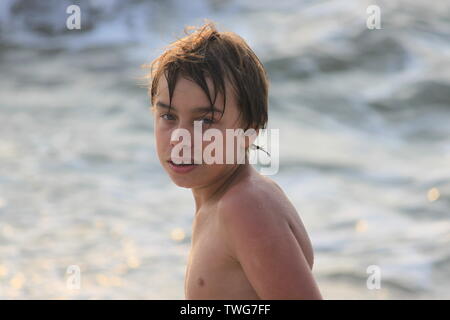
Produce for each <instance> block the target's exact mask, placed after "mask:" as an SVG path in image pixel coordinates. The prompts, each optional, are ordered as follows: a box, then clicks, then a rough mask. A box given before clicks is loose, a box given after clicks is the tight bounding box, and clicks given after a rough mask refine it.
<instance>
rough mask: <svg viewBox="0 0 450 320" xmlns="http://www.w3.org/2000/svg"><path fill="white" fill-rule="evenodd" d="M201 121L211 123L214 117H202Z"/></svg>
mask: <svg viewBox="0 0 450 320" xmlns="http://www.w3.org/2000/svg"><path fill="white" fill-rule="evenodd" d="M202 121H203V123H204V124H213V123H214V119H211V118H203V119H202Z"/></svg>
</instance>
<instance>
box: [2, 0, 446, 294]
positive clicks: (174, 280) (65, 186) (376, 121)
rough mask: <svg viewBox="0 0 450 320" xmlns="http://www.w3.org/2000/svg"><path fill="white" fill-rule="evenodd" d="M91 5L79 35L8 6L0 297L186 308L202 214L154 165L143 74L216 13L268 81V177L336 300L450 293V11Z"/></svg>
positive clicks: (55, 18)
mask: <svg viewBox="0 0 450 320" xmlns="http://www.w3.org/2000/svg"><path fill="white" fill-rule="evenodd" d="M77 3H78V4H79V6H80V8H81V12H82V25H81V27H82V29H81V30H79V31H78V30H73V31H69V30H67V29H66V27H65V20H66V18H67V16H68V15H67V14H66V13H65V10H66V8H67V6H68V5H70V4H72V3H71V2H70V1H56V0H53V1H33V2H30V1H23V0H8V1H2V2H1V3H0V71H1V75H2V76H1V77H0V123H1V125H0V137H1V139H0V299H15V298H21V299H132V298H140V299H183V298H184V287H183V286H184V272H185V266H186V262H187V255H188V251H189V247H190V233H191V224H192V219H193V216H194V202H193V198H192V195H191V192H190V190H188V189H180V188H178V187H176V186H175V185H174V184H173V183H172V182H171V181H170V180H169V178H168V177H167V176H166V175H165V173H164V172H163V170H162V169H161V167H160V165H159V162H158V159H157V156H156V154H155V148H154V137H153V127H152V125H153V124H152V120H153V119H152V116H151V114H150V112H149V110H148V107H149V103H150V102H149V99H148V96H147V93H146V89H145V88H144V86H143V85H142V81H141V78H142V76H144V74H145V72H146V71H145V70H144V69H141V65H142V64H144V63H148V62H150V61H151V59H153V58H154V57H156V56H157V54H158V53H160V52H161V50H160V49H161V48H162V47H163V46H165V45H167V44H168V43H169V42H171V41H173V40H174V39H175V37H176V36H182V29H183V27H184V26H185V25H200V24H201V23H202V22H203V18H209V19H212V20H213V21H215V22H216V23H217V25H218V28H219V30H229V31H234V32H236V33H238V34H239V35H241V36H242V37H243V38H244V39H246V41H247V42H248V43H249V45H250V46H251V47H252V48H253V49H254V51H255V52H256V54H257V55H258V56H259V57H260V58H261V60H262V61H263V63H264V65H265V66H266V68H267V71H268V73H269V77H270V81H271V87H270V107H269V108H270V113H269V128H279V129H280V171H279V173H278V174H276V175H274V176H271V178H272V179H274V180H275V181H276V182H277V183H278V184H280V186H281V187H282V188H283V189H284V191H285V192H286V194H287V195H288V196H289V198H290V199H291V201H292V202H293V204H294V205H295V206H296V208H297V209H298V212H299V215H300V216H301V218H302V220H303V222H304V223H305V226H306V227H307V230H308V232H309V235H310V238H311V240H312V243H313V246H314V249H315V265H314V270H313V271H314V275H315V277H316V279H317V281H318V284H319V287H320V289H321V292H322V294H323V296H324V298H326V299H361V298H363V299H404V298H408V299H426V298H428V299H449V298H450V274H449V271H450V219H449V218H450V3H449V2H448V1H446V0H435V1H433V2H430V1H425V0H420V1H406V0H405V1H399V0H397V1H387V0H386V1H361V0H359V1H356V0H345V1H339V0H336V1H307V0H300V1H277V2H273V1H266V0H264V1H248V2H243V1H232V0H229V1H213V0H209V1H208V0H204V1H203V0H202V1H200V0H196V1H189V2H184V1H180V0H176V1H175V0H170V1H164V2H163V1H157V0H154V1H127V2H123V1H94V0H92V1H77ZM372 4H376V5H379V7H380V8H381V26H382V28H381V29H379V30H369V29H368V28H367V27H366V19H367V16H368V15H367V13H366V9H367V7H368V6H369V5H372ZM70 265H77V266H79V267H80V269H81V288H80V289H79V290H69V289H68V288H67V285H66V284H67V280H68V275H67V273H66V271H67V268H68V267H69V266H70ZM371 265H375V266H378V267H379V268H380V271H381V288H380V289H378V290H369V289H368V288H367V278H368V276H369V274H368V273H367V268H368V267H369V266H371Z"/></svg>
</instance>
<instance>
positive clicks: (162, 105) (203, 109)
mask: <svg viewBox="0 0 450 320" xmlns="http://www.w3.org/2000/svg"><path fill="white" fill-rule="evenodd" d="M156 106H157V107H160V108H164V109H169V105H168V104H166V103H164V102H161V101H158V102H157V103H156ZM170 108H171V109H174V110H175V111H176V110H177V109H176V108H175V107H174V106H171V107H170ZM212 110H214V112H218V113H220V114H222V113H223V111H222V110H219V109H217V108H216V107H215V106H209V107H208V106H206V107H195V108H194V109H193V110H192V112H211V111H212Z"/></svg>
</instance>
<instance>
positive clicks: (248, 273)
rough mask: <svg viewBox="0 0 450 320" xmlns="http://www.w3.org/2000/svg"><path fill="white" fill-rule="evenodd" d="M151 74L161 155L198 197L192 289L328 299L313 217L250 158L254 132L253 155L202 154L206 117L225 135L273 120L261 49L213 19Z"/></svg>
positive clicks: (173, 47) (227, 295) (175, 46)
mask: <svg viewBox="0 0 450 320" xmlns="http://www.w3.org/2000/svg"><path fill="white" fill-rule="evenodd" d="M150 78H151V84H150V90H149V91H150V96H151V103H152V111H153V114H154V130H155V139H156V148H157V153H158V157H159V160H160V161H161V164H162V166H163V168H164V169H165V170H166V171H167V173H168V174H169V176H170V178H171V179H172V180H173V182H174V183H175V184H177V185H178V186H180V187H184V188H190V189H192V194H193V196H194V200H195V206H196V210H195V217H194V221H193V230H192V247H191V250H190V253H189V261H188V265H187V269H186V278H185V297H186V299H245V300H248V299H322V296H321V294H320V291H319V288H318V286H317V284H316V282H315V280H314V277H313V274H312V267H313V260H314V257H313V249H312V246H311V242H310V240H309V238H308V235H307V232H306V230H305V227H304V226H303V223H302V221H301V219H300V217H299V215H298V214H297V212H296V210H295V208H294V206H293V205H292V204H291V202H290V201H289V199H288V198H287V197H286V195H285V194H284V192H283V191H282V190H281V188H280V187H279V186H278V185H277V184H276V183H275V182H273V181H272V180H270V179H269V178H267V177H265V176H263V175H261V174H260V173H259V172H258V171H257V170H256V169H254V168H253V167H252V165H251V164H250V163H249V161H248V155H247V152H248V148H249V146H250V142H249V143H247V141H245V142H244V144H241V145H240V147H241V148H243V149H244V151H245V153H244V154H245V159H244V160H243V161H238V157H235V156H234V155H233V156H232V159H233V160H235V161H233V162H232V163H229V162H228V161H226V160H224V161H222V162H220V161H216V162H215V163H206V162H205V160H204V159H203V160H202V159H201V158H200V160H199V158H198V154H201V155H202V152H203V151H204V150H205V148H207V147H208V145H209V144H210V143H212V142H208V141H206V142H205V141H201V142H200V145H199V144H198V143H197V144H196V142H195V141H194V140H195V138H192V137H193V136H195V132H194V129H195V122H196V121H199V122H198V123H200V125H201V126H202V129H203V127H205V128H206V127H207V128H209V129H211V128H214V129H216V132H220V133H223V136H226V134H225V131H226V129H242V130H244V131H245V130H247V129H254V130H255V131H256V132H257V133H258V130H259V129H263V128H265V127H266V123H267V105H268V99H267V96H268V80H267V75H266V72H265V70H264V67H263V65H262V64H261V62H260V61H259V59H258V58H257V56H256V55H255V54H254V52H253V51H252V50H251V49H250V48H249V46H248V45H247V44H246V42H245V41H244V40H243V39H242V38H240V37H239V36H238V35H236V34H234V33H231V32H218V31H217V30H216V27H215V25H214V24H213V23H212V22H208V23H206V24H205V25H204V26H202V27H200V28H198V29H197V30H195V32H193V33H190V34H187V35H186V36H185V37H184V38H182V39H178V40H177V41H175V42H173V43H171V44H170V45H169V46H168V48H166V50H165V52H164V53H163V54H162V55H161V56H160V57H158V58H157V59H155V60H154V61H153V62H152V64H151V72H150ZM177 130H178V131H179V132H184V133H189V134H190V137H189V139H188V141H185V139H183V140H182V142H179V137H178V138H177V136H176V135H174V132H175V131H177ZM183 130H184V131H183ZM234 138H235V137H233V141H231V139H230V138H228V136H227V138H226V139H225V141H224V142H223V150H219V151H217V150H216V151H215V152H214V153H215V155H216V156H217V154H216V152H219V153H218V154H219V158H220V154H221V152H220V151H223V159H225V156H226V153H227V152H228V153H230V150H231V151H232V152H234V151H235V149H234V147H233V148H232V149H227V148H226V146H229V145H230V143H232V142H233V143H235V140H234ZM216 139H217V138H216ZM214 142H216V141H215V140H214ZM179 144H183V146H182V147H183V149H181V150H182V152H180V153H175V155H174V152H173V151H174V150H175V148H177V147H179V146H180V145H179ZM238 148H239V146H238ZM198 150H200V152H199V153H198ZM239 159H242V158H239ZM181 161H184V162H183V164H180V162H181Z"/></svg>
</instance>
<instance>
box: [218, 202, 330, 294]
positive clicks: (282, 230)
mask: <svg viewBox="0 0 450 320" xmlns="http://www.w3.org/2000/svg"><path fill="white" fill-rule="evenodd" d="M239 200H240V201H239V202H238V201H229V202H228V203H226V204H225V205H222V206H221V207H220V209H219V214H220V217H221V220H222V222H223V224H224V229H225V232H226V236H227V241H228V243H229V244H230V247H231V250H232V251H233V254H234V255H235V258H236V259H237V260H238V261H239V263H240V264H241V266H242V268H243V270H244V272H245V274H246V276H247V278H248V280H249V281H250V283H251V285H252V287H253V288H254V289H255V291H256V293H257V294H258V296H259V297H260V298H261V299H286V300H287V299H307V300H312V299H322V296H321V294H320V291H319V288H318V287H317V284H316V282H315V280H314V277H313V275H312V272H311V269H310V267H309V265H308V262H307V260H306V258H305V256H304V254H303V251H302V249H301V247H300V246H299V244H298V242H297V240H296V239H295V236H294V234H293V233H292V231H291V229H290V227H289V225H288V223H287V221H285V220H284V219H281V218H280V217H279V216H277V213H276V212H270V211H269V210H267V209H264V208H270V205H268V206H264V204H261V202H259V205H258V206H257V205H256V204H255V203H252V201H249V199H246V200H245V199H239ZM257 207H259V209H258V208H257Z"/></svg>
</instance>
